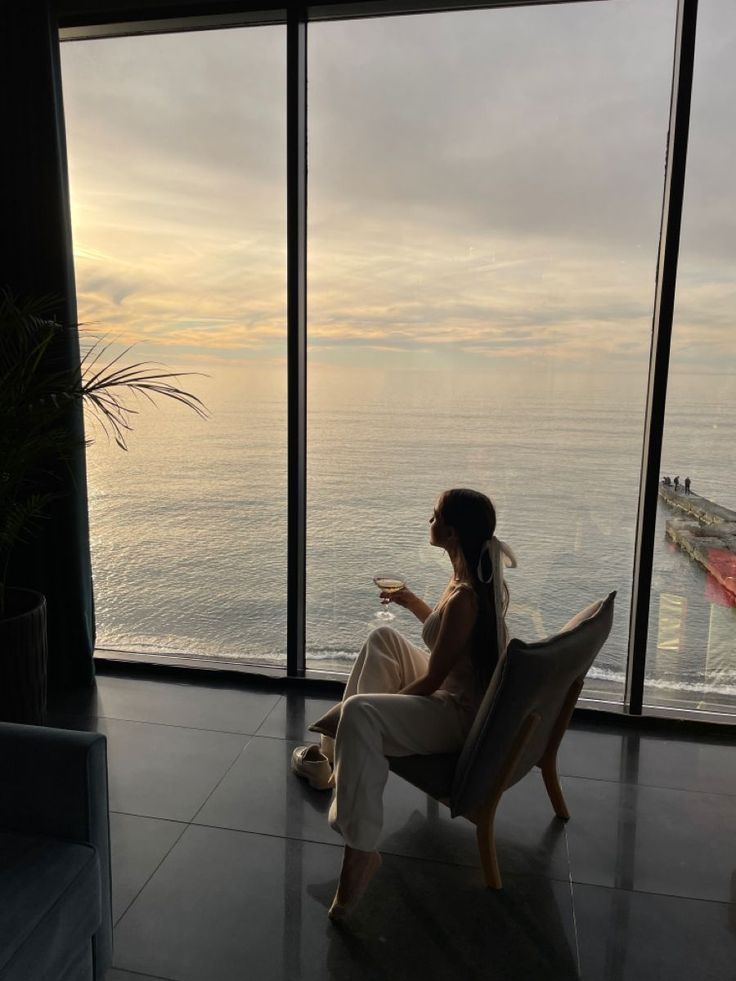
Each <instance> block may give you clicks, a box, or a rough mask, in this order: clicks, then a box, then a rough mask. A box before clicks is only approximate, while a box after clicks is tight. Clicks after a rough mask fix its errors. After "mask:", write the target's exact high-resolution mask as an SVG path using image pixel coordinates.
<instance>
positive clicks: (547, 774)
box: [542, 756, 570, 821]
mask: <svg viewBox="0 0 736 981" xmlns="http://www.w3.org/2000/svg"><path fill="white" fill-rule="evenodd" d="M542 777H543V778H544V786H545V787H546V788H547V793H548V794H549V799H550V800H551V801H552V807H553V808H554V810H555V814H556V815H557V817H558V818H564V820H565V821H567V820H569V818H570V812H569V811H568V809H567V804H566V803H565V798H564V796H563V794H562V787H560V778H559V776H558V774H557V756H554V757H547V759H545V760H544V761H543V763H542Z"/></svg>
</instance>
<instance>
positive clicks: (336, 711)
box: [307, 702, 342, 739]
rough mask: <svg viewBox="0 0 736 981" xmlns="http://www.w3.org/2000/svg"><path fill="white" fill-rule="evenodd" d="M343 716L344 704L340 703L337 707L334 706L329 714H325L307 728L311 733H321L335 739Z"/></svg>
mask: <svg viewBox="0 0 736 981" xmlns="http://www.w3.org/2000/svg"><path fill="white" fill-rule="evenodd" d="M341 714H342V702H338V703H337V705H333V706H332V708H331V709H330V710H329V712H325V714H324V715H323V716H322V718H320V719H317V721H316V722H313V723H312V724H311V726H307V729H308V730H309V732H319V733H322V734H324V735H325V736H329V737H330V738H331V739H334V738H335V733H336V732H337V725H338V723H339V721H340V715H341Z"/></svg>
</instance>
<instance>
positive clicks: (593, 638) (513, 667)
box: [450, 592, 616, 817]
mask: <svg viewBox="0 0 736 981" xmlns="http://www.w3.org/2000/svg"><path fill="white" fill-rule="evenodd" d="M615 596H616V593H615V592H613V593H610V594H609V595H608V596H607V597H606V599H604V600H598V601H597V602H595V603H591V604H590V606H587V607H586V608H585V609H584V610H581V611H580V613H578V614H577V615H576V616H574V617H573V618H572V620H570V621H569V622H568V623H566V624H565V626H564V627H563V628H562V629H561V630H560V631H559V633H556V634H555V635H554V636H552V637H548V638H547V639H546V640H540V641H536V642H535V643H531V644H526V643H524V641H521V640H517V639H516V638H514V639H513V640H512V641H511V642H510V643H509V645H508V648H507V650H506V654H505V655H504V657H502V658H501V660H500V661H499V663H498V664H497V665H496V670H495V671H494V673H493V677H492V678H491V680H490V683H489V685H488V689H487V691H486V693H485V696H484V698H483V701H482V702H481V705H480V708H479V709H478V714H477V715H476V717H475V720H474V722H473V725H472V727H471V729H470V732H469V733H468V736H467V739H466V740H465V744H464V746H463V749H462V752H461V753H460V757H459V759H458V763H457V767H456V769H455V774H454V777H453V785H452V793H451V795H450V811H451V814H452V816H453V817H457V815H458V814H467V813H468V812H469V811H470V810H472V809H473V808H475V807H477V806H478V805H480V804H482V803H484V802H485V801H486V800H488V799H489V797H490V795H491V793H492V791H493V790H494V788H495V787H496V786H497V784H498V781H499V779H500V775H501V773H502V771H503V768H504V766H505V765H506V763H507V760H508V758H509V753H510V751H511V748H512V746H513V744H514V741H515V740H516V738H517V735H518V733H519V730H520V729H521V726H522V725H523V723H524V720H525V719H526V718H527V717H528V716H529V714H530V713H532V712H536V713H538V714H539V715H540V717H541V721H540V723H539V724H538V725H537V726H536V728H535V729H534V730H533V732H532V735H531V738H530V739H529V742H528V743H527V745H526V747H525V749H524V752H523V753H522V754H521V756H520V758H519V760H518V762H517V764H516V766H515V767H514V769H513V771H512V773H511V775H510V778H509V779H508V780H507V781H506V787H510V786H512V785H513V784H515V783H517V782H518V781H519V780H521V778H522V777H524V776H526V774H527V773H528V772H529V770H531V768H532V767H533V766H534V765H535V764H536V763H538V762H539V760H540V758H541V757H542V755H543V753H544V751H545V749H546V748H547V744H548V742H549V739H550V734H551V731H552V728H553V727H554V725H555V723H556V721H557V719H558V717H559V715H560V711H561V709H562V707H563V704H564V702H565V699H566V698H567V695H568V692H569V691H570V688H571V686H572V685H573V684H574V683H575V681H576V680H578V679H581V680H582V679H583V678H584V677H585V675H586V673H587V671H588V669H589V668H590V666H591V664H592V663H593V661H594V659H595V657H596V655H597V654H598V652H599V651H600V649H601V647H603V645H604V643H605V642H606V639H607V638H608V635H609V633H610V631H611V624H612V623H613V602H614V598H615Z"/></svg>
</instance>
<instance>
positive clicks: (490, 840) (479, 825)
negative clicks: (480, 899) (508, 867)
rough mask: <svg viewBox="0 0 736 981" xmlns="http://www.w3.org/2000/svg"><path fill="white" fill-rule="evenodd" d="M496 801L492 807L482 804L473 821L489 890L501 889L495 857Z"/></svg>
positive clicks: (499, 874)
mask: <svg viewBox="0 0 736 981" xmlns="http://www.w3.org/2000/svg"><path fill="white" fill-rule="evenodd" d="M497 806H498V801H496V802H495V803H494V804H493V805H490V804H484V805H483V807H482V808H481V809H480V811H479V812H478V815H477V819H476V821H475V837H476V840H477V842H478V851H479V852H480V862H481V865H482V866H483V878H484V879H485V882H486V885H487V886H488V888H489V889H501V872H500V870H499V868H498V856H497V855H496V832H495V829H494V821H495V817H496V807H497Z"/></svg>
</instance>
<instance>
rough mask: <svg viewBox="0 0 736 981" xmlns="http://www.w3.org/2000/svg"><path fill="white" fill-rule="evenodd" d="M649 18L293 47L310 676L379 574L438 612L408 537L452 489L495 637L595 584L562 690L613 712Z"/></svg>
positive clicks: (629, 6) (653, 246)
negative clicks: (474, 547)
mask: <svg viewBox="0 0 736 981" xmlns="http://www.w3.org/2000/svg"><path fill="white" fill-rule="evenodd" d="M674 8H675V4H674V2H673V0H655V2H652V3H647V4H633V3H629V2H616V0H612V2H610V3H606V4H569V5H566V4H562V5H552V6H550V7H544V8H525V7H517V8H513V9H511V8H509V9H501V10H483V11H464V12H457V13H442V14H433V15H424V16H413V17H400V18H389V19H374V20H355V21H350V22H346V23H329V24H328V23H320V24H313V25H310V31H309V43H310V50H309V70H310V80H309V100H310V104H309V122H310V137H309V146H310V161H309V163H310V169H309V178H310V185H309V200H310V210H309V275H310V280H309V373H308V377H309V411H310V415H309V452H308V492H309V493H308V579H307V642H308V649H307V663H308V665H309V666H310V667H311V668H318V667H325V668H327V667H330V668H336V669H338V670H343V671H347V670H349V668H350V666H351V664H352V661H353V658H354V657H355V654H356V653H357V651H358V650H359V648H360V646H361V644H362V642H363V639H364V637H365V635H366V633H367V631H368V630H369V629H370V628H371V627H372V626H375V625H376V624H377V623H379V622H380V621H377V620H376V619H375V613H376V611H377V610H378V608H379V603H378V590H377V589H376V588H375V587H374V586H373V584H372V582H371V575H372V573H373V572H374V571H376V570H378V569H380V568H381V567H385V566H388V567H389V568H390V569H396V570H397V571H398V572H400V573H403V575H404V576H405V577H406V578H407V580H408V582H409V584H410V586H411V587H412V589H413V590H414V591H415V592H417V593H418V594H420V595H422V596H424V598H425V599H426V600H427V601H428V602H429V603H430V605H433V604H434V603H435V602H436V601H437V600H438V599H439V596H440V593H441V592H442V590H443V588H444V586H445V584H446V583H447V580H448V578H449V576H450V574H451V568H450V564H449V560H448V558H447V556H446V555H445V553H444V552H440V551H438V550H437V549H435V548H433V547H432V546H430V545H429V543H428V519H429V517H430V514H431V511H432V507H433V504H434V502H435V499H436V497H437V495H438V493H439V492H441V491H442V490H443V489H445V488H448V487H453V486H468V487H473V488H476V489H478V490H481V491H484V492H485V493H487V494H489V495H490V497H491V498H492V499H493V500H494V501H495V503H496V505H497V512H498V527H497V533H498V536H499V537H500V538H501V539H503V540H504V541H506V542H508V543H509V544H510V545H511V546H512V548H513V549H514V550H515V551H516V553H517V556H518V559H519V567H518V569H516V570H513V571H510V572H509V573H508V575H507V582H508V583H509V587H510V591H511V598H512V599H511V610H510V616H509V620H510V627H511V632H512V634H514V635H516V636H520V637H522V638H524V639H527V640H534V639H537V638H540V637H543V636H545V635H548V634H550V633H553V632H555V631H556V630H557V629H559V628H560V627H561V626H562V625H563V624H564V623H565V622H566V621H567V620H568V619H569V618H570V617H571V616H572V615H573V614H575V613H576V612H578V610H580V609H581V608H583V607H584V606H586V605H587V604H588V603H589V602H591V601H592V600H593V599H595V598H598V597H601V596H604V595H605V594H606V593H607V592H608V591H609V590H612V589H616V590H618V599H617V612H616V619H615V625H614V630H613V634H612V637H611V639H610V641H609V643H608V644H607V646H606V648H605V649H604V651H603V652H602V654H601V655H600V657H599V659H598V661H597V663H596V664H595V665H594V667H593V668H592V670H591V671H590V673H589V675H588V679H587V683H586V694H587V695H588V696H590V697H598V698H602V699H609V700H612V701H614V702H615V701H620V700H621V697H622V693H623V686H624V677H625V658H626V648H627V630H628V616H629V602H630V583H631V568H632V557H633V547H634V534H635V524H636V512H637V495H638V480H639V467H640V460H641V445H642V431H643V430H642V426H643V412H644V402H645V391H646V377H647V364H648V354H649V339H650V332H651V316H652V304H653V292H654V278H655V270H656V257H657V245H658V235H659V222H660V209H661V200H662V185H663V168H664V152H665V139H666V131H667V123H668V107H669V90H670V84H671V72H672V42H673V33H674ZM395 612H396V614H397V618H396V620H395V621H394V623H393V626H396V627H397V628H398V629H399V630H401V631H402V632H403V633H405V635H406V636H408V637H409V638H410V639H412V640H413V641H414V642H417V643H419V642H420V632H419V631H420V625H419V623H418V622H417V621H416V620H414V619H413V618H412V617H411V615H410V614H408V613H407V612H406V611H404V610H397V611H395Z"/></svg>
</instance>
